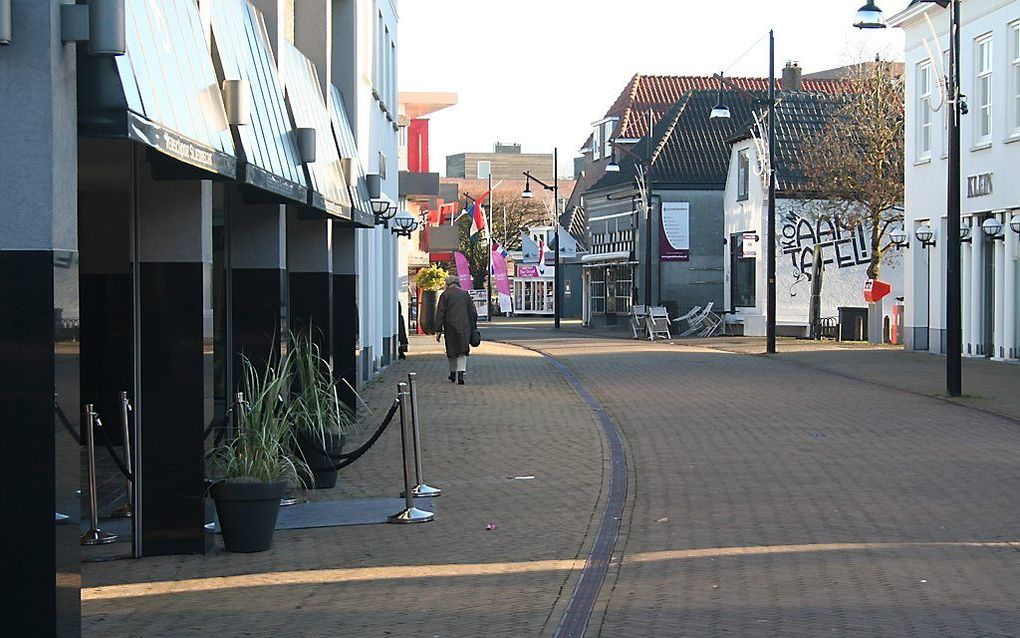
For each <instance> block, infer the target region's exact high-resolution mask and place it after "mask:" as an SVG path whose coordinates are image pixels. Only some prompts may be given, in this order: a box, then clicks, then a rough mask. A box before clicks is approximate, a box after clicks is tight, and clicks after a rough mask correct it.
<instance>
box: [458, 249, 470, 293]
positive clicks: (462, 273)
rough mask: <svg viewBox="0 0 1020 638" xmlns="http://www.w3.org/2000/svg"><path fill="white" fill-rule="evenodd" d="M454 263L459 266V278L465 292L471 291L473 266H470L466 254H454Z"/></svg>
mask: <svg viewBox="0 0 1020 638" xmlns="http://www.w3.org/2000/svg"><path fill="white" fill-rule="evenodd" d="M453 261H454V263H455V264H457V277H459V278H460V287H461V288H462V289H464V290H471V288H472V287H473V286H472V285H471V266H470V265H469V264H468V260H467V257H465V256H464V253H461V252H456V253H453Z"/></svg>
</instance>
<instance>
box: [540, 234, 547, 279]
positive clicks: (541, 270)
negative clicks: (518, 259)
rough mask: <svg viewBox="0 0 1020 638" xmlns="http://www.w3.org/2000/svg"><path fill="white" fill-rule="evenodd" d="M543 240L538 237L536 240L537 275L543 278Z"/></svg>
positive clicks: (544, 249)
mask: <svg viewBox="0 0 1020 638" xmlns="http://www.w3.org/2000/svg"><path fill="white" fill-rule="evenodd" d="M545 251H546V246H545V238H544V237H540V238H539V240H538V274H540V275H542V276H543V277H544V276H545Z"/></svg>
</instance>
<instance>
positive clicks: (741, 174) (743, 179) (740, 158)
mask: <svg viewBox="0 0 1020 638" xmlns="http://www.w3.org/2000/svg"><path fill="white" fill-rule="evenodd" d="M748 153H749V151H748V149H746V148H745V149H743V150H741V151H737V200H738V201H743V200H745V199H747V198H748V197H749V196H750V194H749V193H748V191H749V190H750V185H751V175H750V173H751V160H750V158H749V157H748Z"/></svg>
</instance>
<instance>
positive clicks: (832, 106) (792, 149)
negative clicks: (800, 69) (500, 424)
mask: <svg viewBox="0 0 1020 638" xmlns="http://www.w3.org/2000/svg"><path fill="white" fill-rule="evenodd" d="M844 104H846V100H845V99H843V98H841V97H839V96H834V95H829V94H825V93H784V94H782V95H780V98H779V101H778V102H777V103H776V189H777V190H779V191H781V192H784V193H786V194H798V195H806V194H809V193H808V192H807V191H806V184H805V178H804V171H803V169H802V160H803V149H804V143H805V142H806V141H807V140H809V139H810V138H811V137H813V136H815V135H817V134H819V133H821V132H822V130H824V128H825V126H826V124H827V123H828V122H829V120H830V119H832V117H833V116H835V114H836V111H837V110H838V109H839V108H840V107H841V106H843V105H844ZM765 121H766V122H767V119H766V120H765ZM741 128H742V130H741V131H740V132H739V133H738V134H737V135H735V136H734V137H733V138H732V140H731V141H737V140H741V139H748V138H749V137H751V135H752V134H753V131H754V129H755V125H754V120H753V118H748V119H747V120H745V121H744V123H743V126H742V127H741Z"/></svg>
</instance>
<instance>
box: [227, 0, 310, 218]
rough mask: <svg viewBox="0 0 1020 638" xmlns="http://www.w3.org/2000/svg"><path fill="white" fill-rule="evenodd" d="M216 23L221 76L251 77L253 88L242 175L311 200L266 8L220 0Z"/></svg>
mask: <svg viewBox="0 0 1020 638" xmlns="http://www.w3.org/2000/svg"><path fill="white" fill-rule="evenodd" d="M212 29H213V41H214V44H215V52H216V55H217V56H218V59H219V68H220V70H221V72H222V74H223V77H222V78H220V79H221V80H247V82H248V84H249V87H250V90H251V96H250V105H251V122H250V123H249V124H245V125H243V126H237V127H235V128H236V131H237V138H236V139H237V142H238V170H237V179H238V181H240V182H242V183H244V184H248V185H251V186H254V187H256V188H259V189H261V190H263V191H267V192H269V193H272V194H274V195H278V196H281V197H283V198H286V199H289V200H292V201H295V202H300V203H307V201H308V183H307V179H306V177H305V171H304V168H303V167H302V166H301V160H300V158H299V157H298V150H297V145H296V143H295V141H294V131H293V126H292V125H291V121H290V116H289V115H288V114H287V104H286V102H285V101H284V95H283V84H282V82H281V81H280V75H279V72H278V71H277V67H276V61H275V59H274V58H273V50H272V48H271V47H270V44H269V36H268V33H267V31H266V27H265V23H264V22H263V19H262V14H261V13H260V12H259V11H257V10H256V9H255V8H254V7H252V5H251V3H250V2H248V0H216V2H213V3H212Z"/></svg>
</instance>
